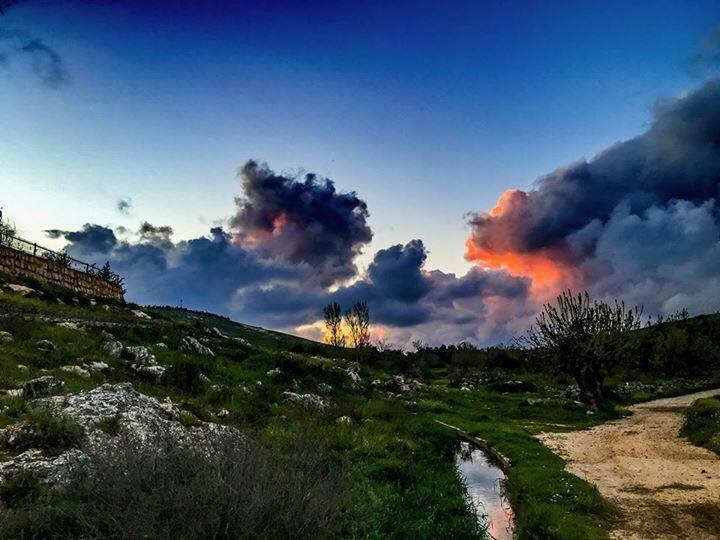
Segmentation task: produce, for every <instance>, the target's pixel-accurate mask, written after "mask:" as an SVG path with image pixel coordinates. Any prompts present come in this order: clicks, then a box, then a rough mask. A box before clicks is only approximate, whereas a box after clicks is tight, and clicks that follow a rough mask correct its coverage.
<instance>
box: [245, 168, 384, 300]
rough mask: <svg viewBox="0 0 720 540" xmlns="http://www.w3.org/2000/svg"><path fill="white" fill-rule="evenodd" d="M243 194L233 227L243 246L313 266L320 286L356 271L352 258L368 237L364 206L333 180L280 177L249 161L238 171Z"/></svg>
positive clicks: (309, 177) (309, 175)
mask: <svg viewBox="0 0 720 540" xmlns="http://www.w3.org/2000/svg"><path fill="white" fill-rule="evenodd" d="M240 175H241V177H242V181H243V190H244V196H243V197H239V198H237V199H236V203H237V206H238V211H237V214H236V215H235V216H234V217H233V219H232V221H231V225H232V227H233V229H234V230H235V231H236V232H237V234H238V236H239V238H240V239H241V241H242V242H243V244H244V245H245V246H247V247H249V248H252V249H254V250H257V251H259V252H261V253H263V254H264V255H265V256H267V257H272V258H277V259H279V260H283V261H287V262H290V263H293V264H307V265H309V266H311V267H312V268H313V269H314V270H315V272H316V275H317V278H318V281H319V282H320V284H322V285H326V286H327V285H331V284H332V283H334V282H336V281H337V280H342V279H347V278H350V277H352V276H354V275H355V273H356V272H357V268H356V267H355V263H354V262H353V260H354V258H355V257H356V256H357V255H358V254H359V253H360V251H361V249H362V248H363V246H364V245H366V244H367V243H368V242H370V240H371V239H372V231H371V230H370V227H369V226H368V224H367V218H368V210H367V205H366V204H365V202H364V201H363V200H361V199H360V198H359V197H358V196H357V194H355V193H352V192H351V193H339V192H337V191H336V189H335V185H334V183H333V182H332V181H331V180H328V179H324V178H320V177H318V176H316V175H314V174H307V175H305V177H304V178H303V179H297V178H294V177H289V176H283V175H280V174H276V173H275V172H273V171H272V170H271V169H270V168H269V167H268V166H267V165H264V164H263V165H260V164H258V163H257V162H255V161H252V160H251V161H248V162H247V163H246V164H245V165H244V166H243V167H242V169H241V171H240Z"/></svg>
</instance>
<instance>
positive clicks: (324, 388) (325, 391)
mask: <svg viewBox="0 0 720 540" xmlns="http://www.w3.org/2000/svg"><path fill="white" fill-rule="evenodd" d="M317 388H318V392H320V393H321V394H322V395H324V396H327V395H329V394H332V391H333V387H332V386H330V385H329V384H328V383H324V382H321V383H320V384H318V387H317Z"/></svg>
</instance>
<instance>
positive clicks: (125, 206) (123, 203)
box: [116, 199, 132, 215]
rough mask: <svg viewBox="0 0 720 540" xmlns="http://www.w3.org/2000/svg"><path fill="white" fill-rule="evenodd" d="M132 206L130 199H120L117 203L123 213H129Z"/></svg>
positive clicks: (118, 208)
mask: <svg viewBox="0 0 720 540" xmlns="http://www.w3.org/2000/svg"><path fill="white" fill-rule="evenodd" d="M131 207H132V202H131V201H130V199H119V200H118V202H117V203H116V208H117V210H118V212H120V213H121V214H126V215H127V214H129V213H130V208H131Z"/></svg>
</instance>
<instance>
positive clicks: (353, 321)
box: [345, 302, 370, 349]
mask: <svg viewBox="0 0 720 540" xmlns="http://www.w3.org/2000/svg"><path fill="white" fill-rule="evenodd" d="M345 324H346V325H347V327H348V329H349V330H350V343H351V344H352V346H353V348H355V349H364V348H365V347H367V346H368V345H369V344H370V310H369V309H368V306H367V303H366V302H355V304H354V305H353V307H352V308H350V309H349V310H347V312H346V313H345Z"/></svg>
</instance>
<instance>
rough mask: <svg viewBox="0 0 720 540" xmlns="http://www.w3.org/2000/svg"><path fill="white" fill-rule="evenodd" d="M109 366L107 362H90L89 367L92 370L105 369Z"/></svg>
mask: <svg viewBox="0 0 720 540" xmlns="http://www.w3.org/2000/svg"><path fill="white" fill-rule="evenodd" d="M109 367H110V366H108V365H107V364H106V363H105V362H90V365H89V366H88V369H89V370H90V371H105V370H106V369H108V368H109Z"/></svg>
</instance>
